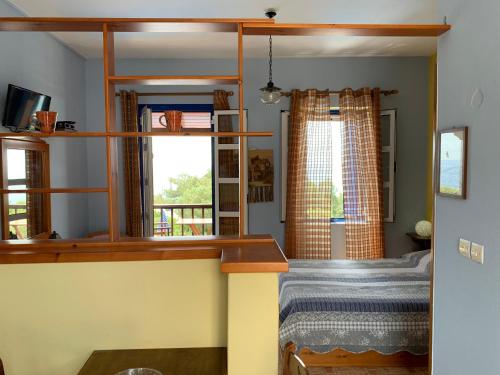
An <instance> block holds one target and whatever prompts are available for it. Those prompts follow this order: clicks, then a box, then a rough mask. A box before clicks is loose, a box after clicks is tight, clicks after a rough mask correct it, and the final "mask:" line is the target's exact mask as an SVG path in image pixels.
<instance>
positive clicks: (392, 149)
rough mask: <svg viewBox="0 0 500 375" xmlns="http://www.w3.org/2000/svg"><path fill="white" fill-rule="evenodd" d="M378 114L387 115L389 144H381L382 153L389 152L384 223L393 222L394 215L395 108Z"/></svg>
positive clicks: (385, 185) (385, 183) (385, 182)
mask: <svg viewBox="0 0 500 375" xmlns="http://www.w3.org/2000/svg"><path fill="white" fill-rule="evenodd" d="M380 116H389V142H390V143H389V145H388V146H382V153H388V154H389V180H388V181H384V186H383V188H384V189H389V201H388V202H387V204H388V209H387V211H388V212H387V216H386V217H385V218H384V221H385V222H386V223H393V222H394V220H395V216H396V191H395V190H396V189H395V186H396V110H395V109H386V110H383V111H380Z"/></svg>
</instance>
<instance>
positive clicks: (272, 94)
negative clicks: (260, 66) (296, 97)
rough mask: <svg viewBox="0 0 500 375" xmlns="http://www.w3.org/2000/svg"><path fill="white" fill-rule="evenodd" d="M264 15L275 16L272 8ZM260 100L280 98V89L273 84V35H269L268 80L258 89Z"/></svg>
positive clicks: (269, 102)
mask: <svg viewBox="0 0 500 375" xmlns="http://www.w3.org/2000/svg"><path fill="white" fill-rule="evenodd" d="M266 16H267V17H268V18H270V19H272V18H273V17H274V16H276V12H275V11H274V10H269V11H267V12H266ZM260 91H261V93H260V100H261V101H262V103H264V104H276V103H278V102H279V101H280V99H281V89H280V88H279V87H276V86H274V83H273V37H272V35H269V82H267V85H266V86H265V87H263V88H261V89H260Z"/></svg>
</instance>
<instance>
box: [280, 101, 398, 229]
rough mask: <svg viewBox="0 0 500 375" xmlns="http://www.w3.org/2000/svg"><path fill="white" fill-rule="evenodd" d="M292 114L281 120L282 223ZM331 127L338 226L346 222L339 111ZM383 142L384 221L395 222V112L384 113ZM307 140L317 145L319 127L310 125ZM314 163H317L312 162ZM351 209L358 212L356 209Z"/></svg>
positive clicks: (359, 214)
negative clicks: (315, 141)
mask: <svg viewBox="0 0 500 375" xmlns="http://www.w3.org/2000/svg"><path fill="white" fill-rule="evenodd" d="M288 118H289V112H288V111H284V112H282V118H281V136H282V144H281V156H282V158H281V159H282V160H281V165H282V170H281V179H282V204H281V206H282V214H281V215H282V221H285V214H286V211H285V210H286V176H287V160H286V155H287V153H288V145H287V142H286V139H287V138H288V137H287V134H288ZM330 124H331V126H332V153H331V155H332V159H331V164H332V201H331V202H332V204H331V220H332V222H335V223H342V222H343V221H344V209H349V208H345V207H344V194H343V192H344V187H343V183H342V151H343V150H342V122H341V121H340V114H339V110H338V109H337V108H334V109H332V111H331V123H330ZM380 124H381V141H382V172H383V178H384V221H386V222H392V221H394V216H395V172H396V110H384V111H381V122H380ZM308 125H309V126H308V139H309V140H310V142H314V140H315V137H314V131H315V130H314V129H315V126H316V125H317V124H314V123H313V122H311V123H310V124H308ZM310 162H311V163H317V162H318V161H317V160H312V159H310ZM352 209H358V208H357V207H353V208H352ZM352 214H353V216H356V217H359V218H360V221H362V217H363V213H362V212H353V213H352Z"/></svg>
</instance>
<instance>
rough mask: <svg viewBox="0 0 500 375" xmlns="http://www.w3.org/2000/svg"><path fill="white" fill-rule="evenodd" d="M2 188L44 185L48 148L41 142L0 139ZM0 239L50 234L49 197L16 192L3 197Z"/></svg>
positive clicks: (11, 188)
mask: <svg viewBox="0 0 500 375" xmlns="http://www.w3.org/2000/svg"><path fill="white" fill-rule="evenodd" d="M0 145H1V152H2V159H3V161H4V168H3V171H2V172H3V175H2V176H1V177H2V187H3V188H4V189H10V190H23V189H31V188H44V187H47V186H48V181H49V176H50V171H49V162H48V161H49V156H48V153H49V145H48V144H47V143H45V142H44V141H42V140H37V139H34V140H18V139H7V138H6V139H2V140H1V142H0ZM0 205H1V208H2V223H3V225H2V239H4V240H7V239H27V238H36V237H37V236H39V235H42V234H44V233H45V234H48V233H50V195H49V194H39V193H36V194H27V193H25V192H16V193H11V194H4V195H3V198H2V199H1V200H0Z"/></svg>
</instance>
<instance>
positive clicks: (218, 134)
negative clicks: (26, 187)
mask: <svg viewBox="0 0 500 375" xmlns="http://www.w3.org/2000/svg"><path fill="white" fill-rule="evenodd" d="M189 136H191V137H272V136H273V132H203V131H201V132H198V131H195V132H192V131H191V132H179V133H174V132H168V131H152V132H71V133H70V132H67V133H66V132H55V133H50V134H47V133H29V132H26V133H0V138H27V137H38V138H58V137H64V138H71V137H76V138H85V137H89V138H90V137H116V138H123V137H189ZM236 146H237V144H236Z"/></svg>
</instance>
